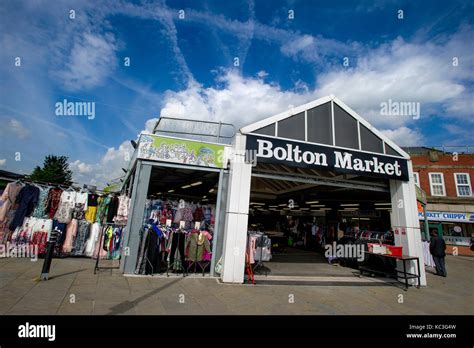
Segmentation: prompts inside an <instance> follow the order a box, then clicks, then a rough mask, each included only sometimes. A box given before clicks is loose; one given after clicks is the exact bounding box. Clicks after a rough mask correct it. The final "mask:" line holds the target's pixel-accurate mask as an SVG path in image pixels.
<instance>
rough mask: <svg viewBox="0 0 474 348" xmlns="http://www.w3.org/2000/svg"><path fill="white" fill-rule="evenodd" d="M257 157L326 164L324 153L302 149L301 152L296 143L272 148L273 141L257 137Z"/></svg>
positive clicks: (318, 164)
mask: <svg viewBox="0 0 474 348" xmlns="http://www.w3.org/2000/svg"><path fill="white" fill-rule="evenodd" d="M257 142H258V150H257V157H263V158H272V157H274V158H276V159H277V160H279V161H290V162H297V163H301V162H304V163H306V164H314V165H317V166H327V165H328V163H327V157H326V154H324V153H318V152H311V151H304V152H302V151H301V149H300V147H299V146H298V145H296V146H294V147H293V145H292V144H286V149H285V148H284V147H275V148H273V143H272V142H271V141H268V140H262V139H258V140H257Z"/></svg>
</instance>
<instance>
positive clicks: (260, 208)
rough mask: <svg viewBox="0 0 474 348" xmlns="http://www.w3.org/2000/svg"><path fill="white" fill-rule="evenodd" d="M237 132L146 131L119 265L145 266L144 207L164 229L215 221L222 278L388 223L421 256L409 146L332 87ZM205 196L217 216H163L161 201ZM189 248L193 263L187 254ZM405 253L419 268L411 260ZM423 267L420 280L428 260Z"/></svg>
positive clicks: (373, 235)
mask: <svg viewBox="0 0 474 348" xmlns="http://www.w3.org/2000/svg"><path fill="white" fill-rule="evenodd" d="M232 140H233V142H232V145H224V144H220V143H209V142H202V141H195V140H189V139H184V138H177V137H163V136H157V135H155V134H147V135H145V134H142V135H141V138H140V140H139V143H138V146H137V151H136V152H135V154H134V158H133V160H132V163H131V165H130V168H129V170H128V175H127V178H126V180H125V184H124V186H126V185H129V186H130V187H131V190H132V196H131V200H132V204H131V210H130V218H129V229H128V230H129V231H132V232H131V233H130V234H128V236H129V239H128V240H127V241H126V248H124V250H125V252H126V253H125V254H124V256H125V257H124V262H123V263H122V269H123V272H124V273H126V274H137V273H138V274H141V273H140V272H141V271H140V264H141V263H142V262H143V260H142V259H143V257H144V256H143V255H148V254H147V253H145V254H144V253H143V250H144V245H147V243H148V242H147V239H146V237H144V235H143V233H144V232H143V230H144V225H145V226H146V225H148V227H147V228H148V229H150V228H151V229H153V227H150V218H151V219H152V220H155V221H154V222H155V225H157V226H158V229H159V230H160V232H161V233H162V232H163V230H165V234H166V233H167V232H166V226H165V225H166V224H168V227H169V230H170V231H173V230H176V229H182V230H183V232H185V233H188V234H189V233H195V232H196V231H206V232H210V234H211V235H212V242H211V243H210V248H209V251H210V254H211V261H210V264H209V267H208V268H205V271H208V272H210V274H211V275H216V276H219V277H220V278H221V279H222V281H223V282H226V283H243V282H244V279H245V277H246V270H248V267H249V263H255V262H258V263H261V262H262V261H265V262H267V265H269V266H270V267H271V268H272V271H273V273H275V272H276V273H278V270H279V269H280V268H279V266H278V265H279V264H280V265H283V264H285V265H293V268H292V267H290V268H284V267H282V268H281V269H282V270H283V269H284V272H298V271H299V268H300V266H298V263H300V264H301V260H299V259H298V258H300V259H301V258H307V259H308V260H315V259H316V258H317V256H316V254H313V252H316V251H317V249H318V248H321V247H324V246H325V244H330V243H332V242H335V243H339V242H341V241H342V240H344V239H345V238H346V239H347V238H353V239H364V238H365V239H367V240H371V239H374V240H376V241H380V242H382V241H385V239H386V238H387V237H386V236H387V232H388V231H391V232H392V233H393V234H392V242H393V243H392V244H394V246H398V247H401V248H402V250H403V254H404V255H407V256H411V257H416V258H419V260H421V263H423V259H422V258H423V249H422V244H421V234H420V224H419V220H418V212H417V205H416V192H415V185H414V182H413V172H412V166H411V162H410V159H409V156H408V155H407V154H406V153H405V152H404V151H403V150H402V149H401V148H399V147H398V146H397V145H396V144H394V143H393V142H392V141H390V140H389V139H387V138H386V137H385V136H384V135H383V134H381V133H380V132H379V131H377V130H376V129H375V128H374V127H372V126H371V125H370V124H369V123H368V122H367V121H365V120H364V119H363V118H361V117H360V116H359V115H357V114H356V113H355V112H354V111H353V110H351V109H350V108H349V107H348V106H346V105H345V104H344V103H343V102H341V101H340V100H338V99H337V98H335V97H334V96H329V97H324V98H321V99H318V100H316V101H314V102H311V103H308V104H305V105H302V106H300V107H297V108H294V109H291V110H288V111H287V112H284V113H281V114H278V115H276V116H273V117H269V118H267V119H264V120H261V121H259V122H256V123H254V124H251V125H248V126H245V127H243V128H241V129H240V131H239V132H237V134H235V136H234V137H233V139H232ZM203 149H204V150H203ZM193 184H194V185H195V186H193ZM154 200H156V202H155V201H154ZM203 200H205V201H203ZM173 201H174V202H175V203H172V202H173ZM172 204H177V206H173V205H172ZM180 204H181V205H180ZM206 204H215V208H214V209H215V210H214V212H215V214H214V216H215V219H214V220H213V223H210V222H209V223H205V222H204V223H203V220H202V219H201V218H193V219H191V217H190V216H189V218H187V219H183V217H182V215H181V213H179V217H178V218H176V216H173V217H172V218H171V219H166V218H163V217H162V215H163V210H165V211H166V209H163V206H165V207H166V206H169V208H170V210H173V211H175V212H179V210H180V209H191V210H193V209H195V207H196V206H198V205H200V206H202V205H206ZM150 206H151V207H152V208H151V209H150ZM154 206H155V207H159V208H157V212H156V214H155V216H153V207H154ZM191 213H192V212H191ZM156 215H158V216H156ZM170 217H171V216H170ZM167 220H168V221H167ZM169 220H171V221H169ZM183 220H184V222H183ZM198 220H199V221H198ZM157 221H159V222H158V223H156V222H157ZM152 222H153V221H152ZM198 222H199V223H200V224H196V223H198ZM203 224H204V230H203V229H202V228H201V226H202V225H203ZM139 231H140V232H139ZM262 232H263V233H264V235H265V238H263V237H262ZM362 232H363V233H362ZM144 238H145V239H144ZM177 244H178V247H175V248H173V253H175V252H176V251H175V250H176V249H179V248H180V247H179V242H178V243H177ZM281 246H284V248H280V247H281ZM185 249H186V248H185ZM194 249H195V248H193V250H194ZM163 250H167V247H166V246H165V247H164V249H163ZM178 251H179V250H178ZM303 251H304V252H303ZM184 254H185V255H187V256H186V257H185V261H186V265H188V264H190V262H188V261H191V262H192V261H193V260H192V259H191V260H187V258H188V257H189V253H188V252H187V249H186V251H184ZM151 257H153V256H151ZM272 258H273V260H272ZM163 260H164V259H163ZM167 261H168V264H169V261H170V260H169V258H168V260H167ZM201 261H202V260H201ZM147 262H148V261H147ZM272 262H273V263H272ZM407 265H408V266H407V267H408V271H409V272H411V273H418V271H417V269H416V268H417V267H416V263H415V262H411V261H410V262H408V263H407ZM396 266H397V267H398V268H400V267H401V263H399V262H398V261H397V265H396ZM145 268H146V266H145ZM216 270H217V272H218V273H217V272H216ZM145 273H147V272H145ZM418 275H419V276H420V284H421V285H426V278H425V273H424V268H423V267H422V268H421V270H420V271H419V274H418Z"/></svg>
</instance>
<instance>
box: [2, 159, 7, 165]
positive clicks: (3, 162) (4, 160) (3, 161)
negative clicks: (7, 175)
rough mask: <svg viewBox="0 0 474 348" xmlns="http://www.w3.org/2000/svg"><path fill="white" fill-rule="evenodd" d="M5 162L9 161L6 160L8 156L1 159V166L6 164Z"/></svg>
mask: <svg viewBox="0 0 474 348" xmlns="http://www.w3.org/2000/svg"><path fill="white" fill-rule="evenodd" d="M5 163H7V160H6V158H4V159H0V166H4V165H5Z"/></svg>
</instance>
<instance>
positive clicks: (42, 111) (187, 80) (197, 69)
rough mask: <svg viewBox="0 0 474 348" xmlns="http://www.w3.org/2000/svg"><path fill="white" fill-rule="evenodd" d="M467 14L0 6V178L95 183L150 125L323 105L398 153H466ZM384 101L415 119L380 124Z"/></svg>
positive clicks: (288, 4) (245, 5) (436, 8)
mask: <svg viewBox="0 0 474 348" xmlns="http://www.w3.org/2000/svg"><path fill="white" fill-rule="evenodd" d="M71 10H73V11H74V14H75V16H74V17H75V18H71V12H70V11H71ZM399 10H402V11H403V19H399V18H398V16H399V12H398V11H399ZM180 11H184V12H180ZM289 11H293V12H292V13H294V18H289V13H290V12H289ZM473 13H474V5H473V4H472V3H471V2H469V1H430V2H413V1H390V0H387V1H335V2H329V1H275V0H272V1H270V0H266V1H232V2H230V1H217V0H215V1H130V2H126V1H90V2H88V1H2V2H1V4H0V30H1V31H0V32H1V39H0V40H1V48H2V49H1V51H0V122H1V124H2V126H1V128H0V168H1V169H4V170H10V171H15V172H23V173H29V172H30V171H31V170H32V168H33V167H34V166H36V165H40V164H41V162H42V160H43V158H44V156H45V155H47V154H50V153H53V154H58V155H59V154H60V155H66V156H68V157H69V159H70V162H71V168H72V169H73V172H74V179H75V180H76V181H77V182H84V183H92V184H98V185H103V184H105V183H106V182H107V181H109V180H110V179H112V178H116V177H118V176H120V175H121V174H122V172H121V169H120V168H122V167H125V166H126V159H127V153H130V152H131V146H130V143H129V140H130V139H135V138H136V136H137V134H138V133H139V132H140V131H142V130H145V129H146V128H147V127H148V128H149V127H150V126H151V125H152V124H153V123H154V121H155V120H156V118H157V117H159V116H160V115H164V116H175V117H190V118H198V119H210V120H222V121H224V122H230V123H234V124H236V125H237V126H243V125H245V124H248V123H251V122H253V121H256V120H258V119H262V118H264V117H267V116H271V115H273V114H276V113H279V112H281V111H284V110H285V109H287V108H288V107H289V106H290V105H294V106H296V105H299V104H302V103H305V102H308V101H311V100H314V99H317V98H318V97H321V96H324V95H328V94H334V95H336V96H337V97H338V98H339V99H341V100H343V101H344V102H345V103H346V104H348V105H349V106H351V107H352V108H353V109H354V110H356V111H357V112H358V113H359V114H360V115H361V116H363V117H365V118H366V119H367V120H368V121H369V122H371V123H372V124H373V125H374V126H376V127H378V128H379V129H380V130H381V131H383V132H384V133H385V134H386V135H387V136H389V137H390V138H392V139H393V140H394V141H395V142H397V143H398V144H400V145H435V146H440V145H473V142H472V129H473V125H474V118H473V109H474V108H473V101H472V100H473V99H474V98H473V81H474V45H473V40H472V38H473V36H474V35H473V34H474V29H473ZM180 14H184V18H180ZM16 57H20V58H21V65H20V66H16V65H15V62H16V60H15V59H16ZM126 57H129V59H130V66H125V65H124V59H125V58H126ZM236 58H238V60H239V65H238V66H235V64H234V63H235V59H236ZM344 58H347V59H348V62H349V64H348V66H344V65H343V62H344ZM453 58H456V59H457V62H458V64H457V65H453ZM63 99H67V100H68V101H90V102H94V103H95V105H96V110H95V113H96V116H95V118H94V119H88V118H87V117H83V116H74V117H64V116H57V115H56V114H55V103H56V102H58V101H62V100H63ZM388 99H391V100H393V101H399V102H419V103H420V108H421V115H420V117H419V119H414V118H413V117H410V116H382V115H381V114H380V103H382V102H386V101H387V100H388ZM18 153H19V154H20V156H21V157H20V158H18V156H16V158H15V155H18ZM17 159H20V160H17Z"/></svg>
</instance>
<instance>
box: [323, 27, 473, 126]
mask: <svg viewBox="0 0 474 348" xmlns="http://www.w3.org/2000/svg"><path fill="white" fill-rule="evenodd" d="M473 34H474V31H473V30H472V29H471V28H467V29H466V28H464V29H461V30H460V31H459V32H458V33H456V34H454V35H452V36H451V37H449V38H447V39H445V41H444V42H438V43H408V42H405V41H404V40H403V39H401V38H398V39H396V40H394V41H393V42H391V43H389V44H386V45H383V46H381V47H379V48H377V49H374V50H372V51H369V53H368V54H367V55H365V56H363V57H361V58H360V59H359V60H358V62H357V65H356V66H355V67H352V68H347V69H340V70H337V71H331V72H328V73H324V74H321V75H319V76H318V79H317V85H318V86H319V88H318V95H319V96H322V95H328V94H334V95H336V96H337V97H339V98H340V99H341V100H343V101H344V102H346V103H347V104H348V105H349V106H351V107H352V108H354V109H355V110H356V111H358V112H359V113H360V114H361V115H362V116H363V117H365V118H367V119H368V120H369V121H371V122H372V123H373V124H374V125H375V126H378V127H388V126H403V125H406V124H408V123H409V122H413V120H412V119H410V118H393V117H382V116H381V115H380V103H382V102H386V101H388V99H391V100H392V101H398V102H419V103H420V106H421V107H420V108H421V118H425V117H428V116H429V113H430V112H432V111H433V110H434V108H433V106H434V107H435V108H436V111H437V113H438V114H439V113H440V112H442V111H443V109H446V110H447V111H448V113H447V114H446V115H445V116H446V117H453V118H462V119H464V120H467V121H471V122H472V120H473V119H472V110H473V109H472V101H469V100H471V99H470V98H469V96H468V92H467V90H466V87H465V86H466V83H465V81H469V80H472V78H473V72H472V69H469V68H468V67H466V66H464V67H463V68H460V67H453V65H452V55H453V52H455V53H456V54H457V55H458V56H459V57H462V59H461V58H460V61H464V62H468V61H469V60H472V59H473V58H474V54H473V53H472V52H471V51H470V50H469V49H468V48H467V47H465V46H466V45H465V42H468V41H469V39H468V37H469V36H472V35H473Z"/></svg>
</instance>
